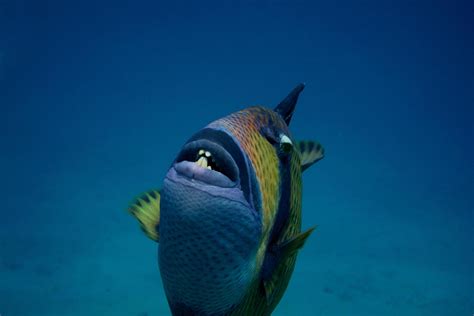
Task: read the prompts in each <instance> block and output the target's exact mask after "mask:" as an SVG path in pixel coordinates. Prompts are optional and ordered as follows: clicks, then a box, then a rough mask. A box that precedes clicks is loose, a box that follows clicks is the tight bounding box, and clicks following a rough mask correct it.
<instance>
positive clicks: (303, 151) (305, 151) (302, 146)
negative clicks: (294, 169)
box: [296, 140, 324, 171]
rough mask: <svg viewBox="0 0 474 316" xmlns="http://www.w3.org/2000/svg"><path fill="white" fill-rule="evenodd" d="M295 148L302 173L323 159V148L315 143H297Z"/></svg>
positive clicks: (308, 141) (310, 141) (309, 141)
mask: <svg viewBox="0 0 474 316" xmlns="http://www.w3.org/2000/svg"><path fill="white" fill-rule="evenodd" d="M296 146H297V148H298V150H299V152H300V158H301V169H302V170H303V171H304V170H306V169H308V168H309V167H310V166H311V165H312V164H314V163H316V162H318V161H319V160H321V159H323V158H324V148H323V146H321V144H320V143H318V142H316V141H312V140H304V141H299V142H298V143H297V144H296Z"/></svg>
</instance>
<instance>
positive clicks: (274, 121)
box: [129, 84, 324, 316]
mask: <svg viewBox="0 0 474 316" xmlns="http://www.w3.org/2000/svg"><path fill="white" fill-rule="evenodd" d="M303 88H304V85H303V84H300V85H298V86H296V88H294V89H293V91H291V92H290V94H289V95H288V96H287V97H286V98H285V99H284V100H283V101H282V102H280V103H279V104H278V105H277V106H276V107H275V108H274V109H273V110H271V109H269V108H265V107H262V106H256V107H250V108H246V109H244V110H241V111H239V112H235V113H232V114H230V115H228V116H226V117H223V118H221V119H218V120H216V121H214V122H212V123H210V124H209V125H207V126H206V127H205V128H203V129H202V130H200V131H199V132H197V133H196V134H194V135H193V136H192V137H191V138H190V139H189V140H188V141H187V142H186V143H185V144H184V146H183V147H182V149H181V151H180V152H179V153H178V155H177V157H176V159H175V160H174V162H173V163H172V165H171V167H170V169H169V170H168V173H167V174H166V177H165V179H164V183H163V186H162V188H161V189H159V190H151V191H149V192H146V193H144V194H143V195H141V197H139V198H138V199H136V200H135V202H134V203H133V204H132V205H131V206H130V208H129V212H130V213H131V214H133V216H135V217H136V218H137V219H138V221H139V222H140V224H141V228H142V229H143V231H144V232H145V234H146V235H147V236H148V237H149V238H151V239H153V240H155V241H156V242H158V243H159V247H158V258H159V260H158V261H159V268H160V273H161V277H162V281H163V286H164V290H165V293H166V297H167V299H168V304H169V306H170V309H171V313H172V314H173V315H216V316H217V315H256V316H259V315H270V314H271V313H272V311H273V310H274V309H275V307H276V306H277V304H278V302H279V301H280V299H281V298H282V296H283V293H284V292H285V290H286V288H287V286H288V282H289V280H290V277H291V274H292V273H293V269H294V266H295V262H296V256H297V253H298V250H299V249H301V247H302V246H303V244H304V243H305V241H306V239H307V238H308V236H309V235H310V234H311V232H312V231H313V229H314V228H310V229H308V230H306V231H304V232H301V191H302V179H301V174H302V172H303V171H304V170H305V169H306V168H308V167H309V166H311V165H312V164H314V163H315V162H317V161H319V160H320V159H322V158H323V156H324V149H323V147H322V146H321V145H320V144H319V143H318V142H315V141H299V142H297V141H295V140H294V139H293V136H292V135H291V133H290V131H289V129H288V125H289V124H290V120H291V117H292V115H293V111H294V109H295V105H296V102H297V100H298V96H299V94H300V92H301V91H302V90H303Z"/></svg>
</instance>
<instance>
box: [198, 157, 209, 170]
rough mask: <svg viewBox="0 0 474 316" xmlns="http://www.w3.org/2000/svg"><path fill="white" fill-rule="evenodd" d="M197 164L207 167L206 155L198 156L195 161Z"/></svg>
mask: <svg viewBox="0 0 474 316" xmlns="http://www.w3.org/2000/svg"><path fill="white" fill-rule="evenodd" d="M196 163H197V165H198V166H200V167H203V168H207V167H208V165H207V158H206V157H200V158H199V159H198V161H196Z"/></svg>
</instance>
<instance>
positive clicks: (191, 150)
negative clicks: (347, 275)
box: [174, 139, 239, 188]
mask: <svg viewBox="0 0 474 316" xmlns="http://www.w3.org/2000/svg"><path fill="white" fill-rule="evenodd" d="M174 169H175V170H176V172H177V173H178V174H179V175H181V176H184V177H186V178H189V179H192V180H198V181H201V182H204V183H206V184H210V185H215V186H219V187H226V188H227V187H235V186H236V185H237V184H238V182H239V169H238V167H237V164H236V162H235V160H234V158H232V155H231V154H230V153H229V152H228V151H227V150H226V149H225V148H224V147H223V146H221V145H220V144H218V143H216V142H213V141H210V140H208V139H198V140H194V141H191V142H189V143H187V144H186V145H185V146H184V147H183V149H182V150H181V152H180V153H179V155H178V157H177V158H176V161H175V164H174Z"/></svg>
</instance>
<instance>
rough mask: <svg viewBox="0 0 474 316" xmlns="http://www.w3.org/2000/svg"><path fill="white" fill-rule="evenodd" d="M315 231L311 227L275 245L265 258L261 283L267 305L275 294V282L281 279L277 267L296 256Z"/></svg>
mask: <svg viewBox="0 0 474 316" xmlns="http://www.w3.org/2000/svg"><path fill="white" fill-rule="evenodd" d="M315 229H316V227H312V228H310V229H308V230H307V231H305V232H303V233H301V234H299V235H297V236H295V237H294V238H292V239H290V240H287V241H285V242H283V243H281V244H279V245H277V246H276V248H275V249H274V250H273V251H272V254H271V255H269V256H267V257H266V258H265V259H266V260H265V262H264V265H263V271H262V272H263V273H262V281H263V289H264V291H265V296H266V299H267V304H271V302H272V298H273V294H274V292H275V286H276V284H278V282H277V281H278V279H279V278H280V277H281V276H280V275H279V271H280V270H281V269H280V268H281V267H279V265H280V264H282V263H283V262H285V261H286V259H287V258H288V257H291V256H292V255H294V254H296V253H297V252H298V250H300V249H301V248H302V247H303V246H304V243H305V242H306V239H308V237H309V235H311V233H312V232H313V231H314V230H315Z"/></svg>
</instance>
